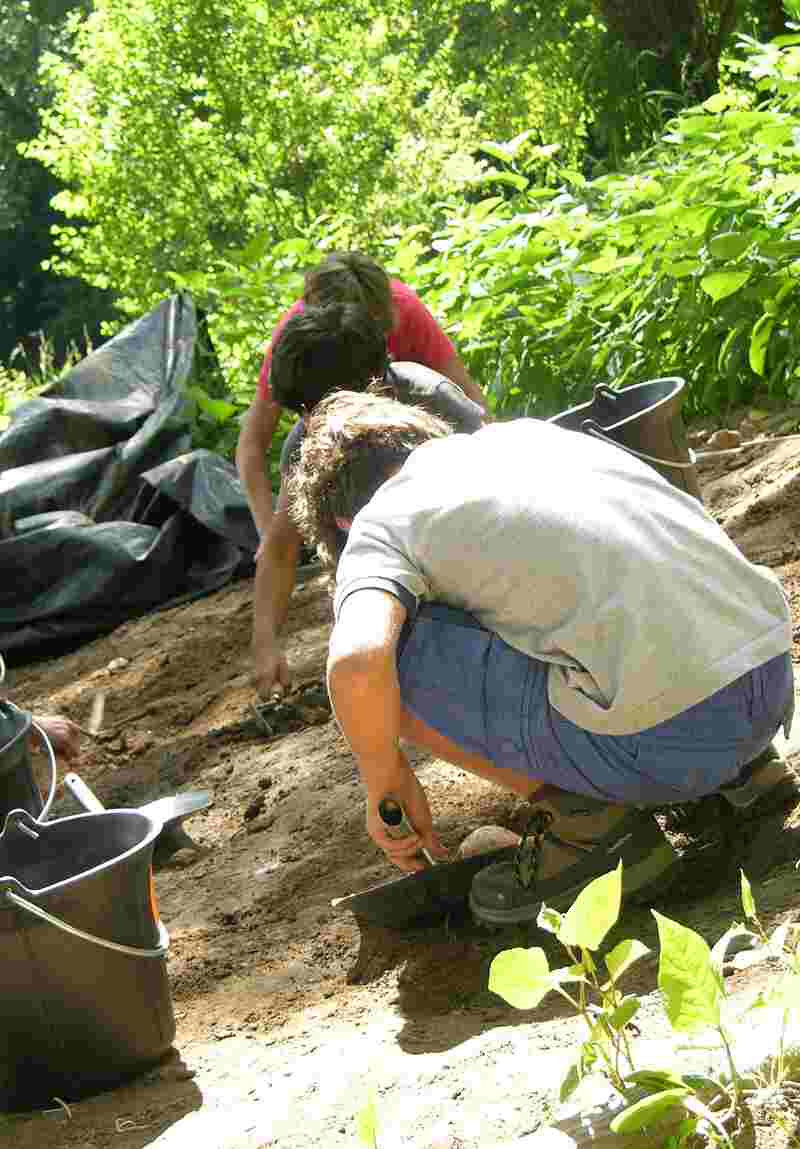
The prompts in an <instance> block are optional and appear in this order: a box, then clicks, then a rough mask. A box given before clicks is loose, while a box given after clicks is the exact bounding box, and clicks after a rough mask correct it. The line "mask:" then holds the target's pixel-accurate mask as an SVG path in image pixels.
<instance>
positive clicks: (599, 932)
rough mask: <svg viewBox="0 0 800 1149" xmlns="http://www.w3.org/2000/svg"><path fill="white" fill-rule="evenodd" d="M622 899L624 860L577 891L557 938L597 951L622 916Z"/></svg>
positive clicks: (568, 943) (569, 944)
mask: <svg viewBox="0 0 800 1149" xmlns="http://www.w3.org/2000/svg"><path fill="white" fill-rule="evenodd" d="M621 902H622V861H620V863H619V865H618V866H617V868H616V870H612V871H611V873H610V874H603V875H602V876H601V877H599V878H595V879H594V881H593V882H590V883H589V885H588V886H587V887H586V888H585V889H584V890H581V892H580V893H579V894H578V896H577V898H576V899H575V901H574V902H573V903H572V905H571V906H570V908H569V910H568V911H567V913H566V914H565V915H564V921H563V922H562V925H561V929H560V930H559V932H558V940H559V941H560V942H561V943H562V945H565V946H580V948H581V949H587V950H596V949H597V948H598V947H599V946H600V945H601V943H602V941H603V938H604V937H605V936H606V934H607V933H608V931H609V930H610V929H611V927H612V926H613V925H614V923H615V922H616V920H617V918H618V917H619V910H620V904H621Z"/></svg>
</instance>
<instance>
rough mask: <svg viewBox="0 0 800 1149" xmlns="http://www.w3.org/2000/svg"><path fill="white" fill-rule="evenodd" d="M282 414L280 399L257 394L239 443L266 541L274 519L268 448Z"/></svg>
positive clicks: (249, 492)
mask: <svg viewBox="0 0 800 1149" xmlns="http://www.w3.org/2000/svg"><path fill="white" fill-rule="evenodd" d="M280 415H281V409H280V407H279V406H278V404H277V403H272V402H271V401H270V400H268V399H261V398H260V397H258V396H257V397H256V398H255V399H254V400H253V402H252V403H251V405H250V407H249V409H248V411H247V414H246V415H245V417H244V420H243V422H242V429H241V432H240V434H239V442H238V443H237V444H236V466H237V468H238V471H239V476H240V478H241V480H242V482H243V483H244V488H245V491H246V492H247V501H248V503H249V504H250V510H251V511H252V513H253V518H254V519H255V523H256V528H257V530H258V533H259V535H260V537H261V541H262V543H263V542H264V539H265V538H266V536H267V533H268V532H269V528H270V523H271V522H272V487H271V484H270V479H269V468H268V465H267V452H268V451H269V449H270V446H271V444H272V436H273V435H274V434H275V428H276V427H277V425H278V420H279V419H280ZM259 554H260V552H259Z"/></svg>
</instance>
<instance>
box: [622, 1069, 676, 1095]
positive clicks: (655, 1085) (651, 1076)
mask: <svg viewBox="0 0 800 1149" xmlns="http://www.w3.org/2000/svg"><path fill="white" fill-rule="evenodd" d="M625 1084H626V1085H629V1084H630V1085H640V1086H641V1087H642V1089H646V1090H647V1091H648V1092H649V1093H661V1092H663V1091H664V1090H665V1089H685V1088H686V1082H685V1081H684V1079H683V1077H681V1075H680V1074H679V1073H672V1072H671V1071H670V1070H668V1069H637V1070H636V1071H635V1072H634V1073H629V1074H628V1076H627V1077H626V1078H625Z"/></svg>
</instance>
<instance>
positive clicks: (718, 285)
mask: <svg viewBox="0 0 800 1149" xmlns="http://www.w3.org/2000/svg"><path fill="white" fill-rule="evenodd" d="M749 278H750V272H749V271H712V272H711V273H710V275H704V276H703V278H702V279H701V280H700V286H701V287H702V289H703V291H704V292H705V293H706V295H710V296H711V298H712V299H713V300H714V302H715V303H716V302H719V300H720V299H727V297H728V296H729V295H735V294H736V292H737V291H739V290H740V289H741V288H742V287H744V285H745V284H746V283H747V281H748V279H749Z"/></svg>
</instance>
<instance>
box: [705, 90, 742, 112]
mask: <svg viewBox="0 0 800 1149" xmlns="http://www.w3.org/2000/svg"><path fill="white" fill-rule="evenodd" d="M735 104H736V96H735V95H734V94H733V93H732V92H717V93H716V94H715V95H713V96H709V98H708V99H707V100H704V101H703V107H704V108H705V109H706V111H707V112H724V111H725V109H726V108H730V107H731V106H733V105H735Z"/></svg>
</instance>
